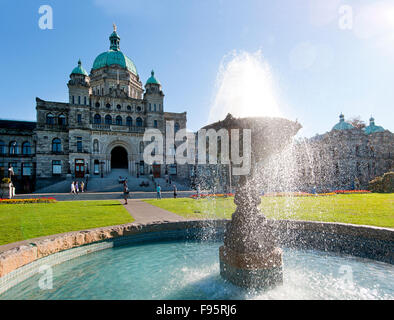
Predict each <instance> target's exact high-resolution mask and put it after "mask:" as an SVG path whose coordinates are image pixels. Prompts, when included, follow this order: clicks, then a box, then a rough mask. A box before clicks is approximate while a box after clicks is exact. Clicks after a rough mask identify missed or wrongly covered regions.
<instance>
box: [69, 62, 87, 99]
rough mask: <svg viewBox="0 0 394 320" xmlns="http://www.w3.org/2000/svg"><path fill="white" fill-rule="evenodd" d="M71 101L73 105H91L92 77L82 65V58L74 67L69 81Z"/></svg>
mask: <svg viewBox="0 0 394 320" xmlns="http://www.w3.org/2000/svg"><path fill="white" fill-rule="evenodd" d="M67 86H68V92H69V103H70V104H72V105H89V96H90V79H89V75H88V73H87V72H86V70H85V69H84V68H83V67H82V62H81V60H78V66H77V67H75V68H74V69H73V71H72V72H71V74H70V80H69V81H68V84H67Z"/></svg>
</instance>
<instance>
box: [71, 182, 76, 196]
mask: <svg viewBox="0 0 394 320" xmlns="http://www.w3.org/2000/svg"><path fill="white" fill-rule="evenodd" d="M71 193H72V194H75V184H74V181H73V182H71Z"/></svg>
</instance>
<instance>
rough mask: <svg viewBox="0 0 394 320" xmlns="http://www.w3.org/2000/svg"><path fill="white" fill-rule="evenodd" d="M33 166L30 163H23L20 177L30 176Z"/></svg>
mask: <svg viewBox="0 0 394 320" xmlns="http://www.w3.org/2000/svg"><path fill="white" fill-rule="evenodd" d="M32 168H33V165H32V163H31V162H25V163H23V164H22V175H23V176H31V174H32Z"/></svg>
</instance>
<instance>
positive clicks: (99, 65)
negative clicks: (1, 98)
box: [0, 26, 189, 192]
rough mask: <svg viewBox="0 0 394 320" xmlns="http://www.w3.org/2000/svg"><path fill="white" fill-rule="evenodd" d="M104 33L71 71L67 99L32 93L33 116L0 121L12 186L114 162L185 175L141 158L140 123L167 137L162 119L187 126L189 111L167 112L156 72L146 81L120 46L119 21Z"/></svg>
mask: <svg viewBox="0 0 394 320" xmlns="http://www.w3.org/2000/svg"><path fill="white" fill-rule="evenodd" d="M109 40H110V48H109V50H108V51H105V52H103V53H101V54H99V55H98V56H97V57H96V59H95V60H94V63H93V66H92V68H91V70H90V73H88V72H87V71H86V70H85V68H84V67H83V65H82V63H81V61H78V65H77V66H76V67H75V68H74V69H73V70H72V72H71V74H70V80H69V81H68V83H67V86H68V92H69V101H68V102H53V101H46V100H43V99H40V98H36V110H37V121H36V122H26V121H13V120H0V175H1V176H8V168H10V167H12V168H13V170H14V173H15V175H14V179H13V180H14V181H15V183H16V185H17V192H31V191H33V190H34V189H37V187H38V186H43V185H45V184H46V185H48V184H49V183H54V182H56V181H59V180H62V179H65V178H66V177H67V176H68V175H71V176H72V177H75V178H84V177H85V176H86V174H89V176H90V177H92V176H95V175H97V176H99V177H103V176H106V175H107V174H108V173H110V172H111V170H112V169H113V168H123V169H125V170H127V171H126V172H127V173H128V174H129V175H132V176H140V175H147V174H153V175H154V176H155V177H160V176H163V175H165V174H171V175H173V176H174V177H180V178H187V175H188V174H189V173H188V172H187V168H182V166H177V164H171V165H165V164H164V165H160V164H157V165H155V164H154V165H147V164H145V163H144V160H143V151H144V142H143V135H144V132H145V129H147V128H157V129H159V130H160V131H162V133H163V136H164V135H165V128H166V121H173V123H174V129H175V131H177V130H179V129H182V128H186V112H183V113H172V112H165V111H164V109H165V106H164V93H163V91H162V86H161V84H160V82H159V80H158V79H157V78H156V76H155V73H154V71H152V72H151V75H150V77H149V78H148V80H147V81H146V83H145V85H144V86H143V83H142V81H141V79H140V75H139V74H138V72H137V68H136V66H135V64H134V63H133V61H132V60H131V59H130V58H128V57H127V56H126V55H125V54H124V53H123V52H122V51H121V50H120V47H119V42H120V37H119V35H118V34H117V31H116V26H114V31H113V32H112V34H111V35H110V37H109ZM18 189H19V190H18Z"/></svg>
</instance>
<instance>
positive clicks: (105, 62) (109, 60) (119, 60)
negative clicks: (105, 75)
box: [92, 25, 138, 76]
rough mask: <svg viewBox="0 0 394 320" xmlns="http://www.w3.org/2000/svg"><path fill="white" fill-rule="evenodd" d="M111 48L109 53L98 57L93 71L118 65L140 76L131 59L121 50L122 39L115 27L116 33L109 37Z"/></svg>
mask: <svg viewBox="0 0 394 320" xmlns="http://www.w3.org/2000/svg"><path fill="white" fill-rule="evenodd" d="M109 40H110V43H111V46H110V50H109V51H107V52H103V53H101V54H100V55H98V56H97V58H96V59H95V60H94V63H93V68H92V70H97V69H100V68H104V67H108V66H112V65H118V66H120V67H122V68H125V69H127V70H129V71H130V72H131V73H133V74H135V75H136V76H137V75H138V72H137V68H136V67H135V64H134V62H133V61H131V59H130V58H129V57H127V56H126V55H125V54H124V53H123V52H122V51H120V49H119V41H120V37H119V36H118V34H117V33H116V26H115V25H114V32H112V34H111V35H110V37H109Z"/></svg>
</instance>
